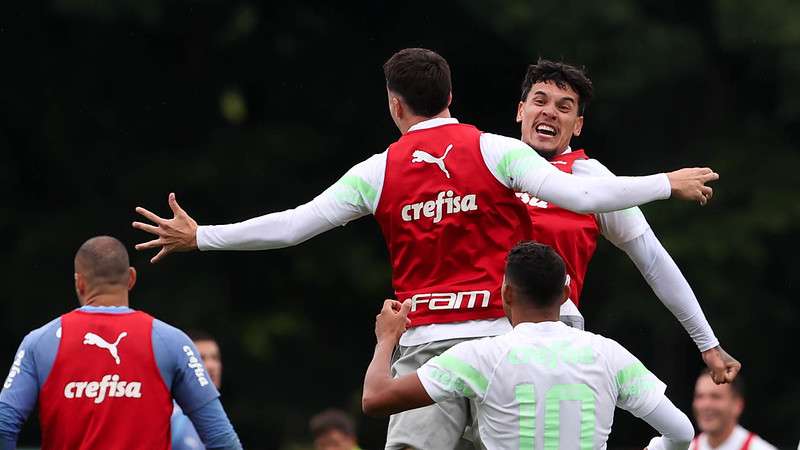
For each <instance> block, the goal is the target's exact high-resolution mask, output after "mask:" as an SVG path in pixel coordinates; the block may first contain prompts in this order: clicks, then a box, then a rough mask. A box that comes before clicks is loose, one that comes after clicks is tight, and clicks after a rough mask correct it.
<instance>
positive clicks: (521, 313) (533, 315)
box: [511, 308, 560, 327]
mask: <svg viewBox="0 0 800 450" xmlns="http://www.w3.org/2000/svg"><path fill="white" fill-rule="evenodd" d="M559 311H560V308H557V309H553V308H548V309H535V308H512V310H511V326H514V327H515V326H517V325H519V324H521V323H525V322H533V323H539V322H556V321H558V319H559Z"/></svg>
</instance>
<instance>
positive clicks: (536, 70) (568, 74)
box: [520, 58, 592, 116]
mask: <svg viewBox="0 0 800 450" xmlns="http://www.w3.org/2000/svg"><path fill="white" fill-rule="evenodd" d="M547 81H552V82H553V83H555V84H556V86H558V87H560V88H561V89H566V88H567V86H569V87H570V88H572V90H573V91H575V92H577V93H578V115H580V116H582V115H583V113H584V112H585V111H586V107H587V106H588V105H589V102H591V100H592V80H590V79H589V77H587V76H586V69H585V68H584V67H577V66H572V65H569V64H566V63H563V62H556V61H550V60H547V59H541V58H540V59H539V61H537V62H536V64H531V65H529V66H528V71H527V72H526V73H525V80H523V81H522V97H521V98H520V101H522V102H524V101H525V100H527V98H528V94H529V93H530V92H531V88H532V87H533V85H534V84H536V83H540V82H547Z"/></svg>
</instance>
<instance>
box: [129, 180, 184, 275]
mask: <svg viewBox="0 0 800 450" xmlns="http://www.w3.org/2000/svg"><path fill="white" fill-rule="evenodd" d="M167 203H169V207H170V209H172V213H173V215H174V216H173V217H172V219H163V218H161V217H159V216H157V215H156V214H154V213H152V212H150V211H148V210H146V209H144V208H142V207H141V206H138V207H136V212H137V213H139V214H141V215H143V216H144V217H146V218H147V219H149V220H150V221H152V222H153V223H154V224H155V226H153V225H150V224H147V223H142V222H133V228H136V229H137V230H142V231H146V232H148V233H150V234H153V235H155V236H157V238H156V239H153V240H152V241H148V242H143V243H141V244H137V245H136V250H147V249H150V248H158V247H161V250H160V251H159V252H158V253H157V254H156V256H154V257H153V258H152V259H150V262H151V263H156V262H158V261H160V260H161V259H162V258H163V257H165V256H167V255H169V254H170V253H172V252H186V251H189V250H194V249H196V248H197V222H195V221H194V219H192V218H191V217H190V216H189V214H187V213H186V211H184V210H183V209H181V207H180V206H178V201H177V200H176V199H175V194H174V193H170V194H169V197H168V199H167Z"/></svg>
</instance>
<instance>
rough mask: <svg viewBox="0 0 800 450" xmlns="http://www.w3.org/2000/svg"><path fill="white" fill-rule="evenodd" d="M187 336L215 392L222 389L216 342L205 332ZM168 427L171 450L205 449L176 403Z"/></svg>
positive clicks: (194, 332)
mask: <svg viewBox="0 0 800 450" xmlns="http://www.w3.org/2000/svg"><path fill="white" fill-rule="evenodd" d="M187 334H188V335H189V338H190V339H191V340H192V342H193V343H194V346H195V347H197V351H198V352H199V353H200V359H202V360H203V365H204V366H205V367H206V371H207V372H208V376H209V377H211V383H213V384H214V386H216V388H217V390H220V389H221V388H222V354H221V353H220V351H219V345H218V344H217V341H216V340H215V339H214V337H213V336H211V334H209V333H207V332H205V331H200V330H191V331H189V332H188V333H187ZM170 426H171V428H172V450H203V449H205V446H203V441H201V440H200V436H199V435H198V434H197V430H195V428H194V425H192V421H191V420H189V418H188V417H187V416H186V414H184V413H183V410H182V409H181V407H180V406H179V405H178V404H177V403H175V407H174V409H173V410H172V418H171V419H170Z"/></svg>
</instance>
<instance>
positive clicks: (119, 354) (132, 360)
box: [0, 236, 242, 450]
mask: <svg viewBox="0 0 800 450" xmlns="http://www.w3.org/2000/svg"><path fill="white" fill-rule="evenodd" d="M135 282H136V271H135V270H134V268H133V267H130V265H129V262H128V252H127V251H126V250H125V247H124V246H123V245H122V243H121V242H119V241H118V240H116V239H114V238H112V237H108V236H101V237H95V238H92V239H89V240H88V241H86V242H85V243H84V244H83V245H82V246H81V247H80V249H79V250H78V252H77V254H76V255H75V291H76V293H77V295H78V301H79V303H80V305H81V306H80V308H78V309H76V310H74V311H72V312H70V313H67V314H64V315H63V316H61V317H59V318H57V319H55V320H53V321H51V322H50V323H48V324H47V325H45V326H43V327H41V328H39V329H36V330H34V331H32V332H31V333H30V334H28V335H27V336H26V337H25V339H24V340H23V341H22V345H20V348H19V350H18V351H17V354H16V357H15V359H14V362H13V365H12V366H11V371H10V372H9V375H8V377H7V378H6V380H5V383H4V384H3V390H2V392H0V449H1V450H8V449H13V448H15V447H16V442H17V436H18V435H19V432H20V429H21V428H22V424H23V422H24V421H25V420H26V419H27V417H28V415H29V414H30V413H31V411H32V410H33V408H34V406H35V405H36V402H37V400H38V402H39V408H40V415H39V418H40V421H41V429H42V449H43V450H51V449H52V450H56V449H58V450H67V449H70V450H71V449H78V448H80V449H85V450H90V449H102V450H109V449H111V450H117V449H119V450H123V449H141V450H158V449H168V448H170V415H171V414H172V402H173V399H174V400H175V401H177V402H178V404H179V405H180V406H181V408H182V409H183V410H184V411H186V413H187V414H188V415H189V418H190V419H191V420H192V422H193V423H194V425H195V427H196V428H197V430H198V431H199V433H200V436H202V440H203V442H204V443H205V445H206V447H208V448H215V449H241V448H242V447H241V444H240V443H239V438H238V437H237V436H236V432H235V431H234V430H233V427H232V426H231V423H230V421H229V420H228V417H227V416H226V415H225V411H224V410H223V408H222V403H220V401H219V398H218V397H219V393H218V392H217V389H216V388H215V387H214V385H213V384H212V383H211V382H210V381H209V375H208V373H207V372H206V371H205V370H204V369H203V364H202V362H201V361H200V358H199V353H198V351H197V349H196V348H195V347H194V345H193V344H192V341H190V340H189V338H188V337H187V336H186V335H185V334H183V332H181V331H180V330H178V329H177V328H174V327H172V326H170V325H167V324H166V323H164V322H161V321H160V320H158V319H154V318H153V317H151V316H149V315H147V314H145V313H143V312H141V311H135V310H133V309H131V308H130V307H129V306H128V291H130V290H131V289H132V288H133V285H134V284H135Z"/></svg>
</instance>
